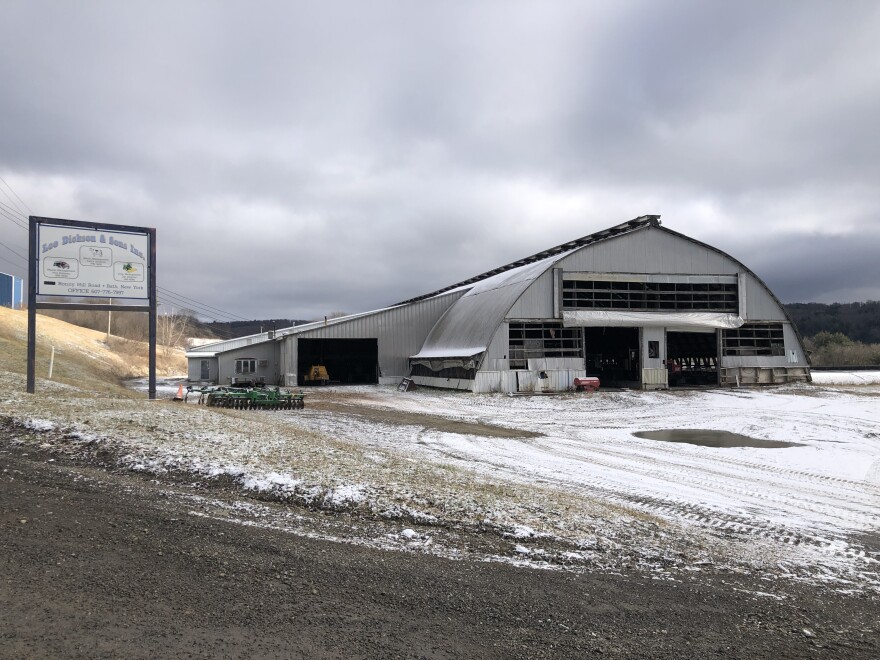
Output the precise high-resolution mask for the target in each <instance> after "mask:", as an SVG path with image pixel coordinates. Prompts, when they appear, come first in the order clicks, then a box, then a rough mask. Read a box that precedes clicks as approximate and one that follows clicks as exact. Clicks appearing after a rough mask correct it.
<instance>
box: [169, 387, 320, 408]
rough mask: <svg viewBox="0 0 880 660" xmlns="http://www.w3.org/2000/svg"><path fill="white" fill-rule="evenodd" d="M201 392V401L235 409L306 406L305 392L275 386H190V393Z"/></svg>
mask: <svg viewBox="0 0 880 660" xmlns="http://www.w3.org/2000/svg"><path fill="white" fill-rule="evenodd" d="M193 392H198V393H199V403H200V404H202V405H206V406H210V407H212V408H233V409H235V410H301V409H303V408H305V405H306V401H305V394H303V393H302V392H290V391H289V390H282V389H281V388H279V387H275V388H243V387H225V386H219V387H202V388H199V387H188V388H187V396H189V394H190V393H193Z"/></svg>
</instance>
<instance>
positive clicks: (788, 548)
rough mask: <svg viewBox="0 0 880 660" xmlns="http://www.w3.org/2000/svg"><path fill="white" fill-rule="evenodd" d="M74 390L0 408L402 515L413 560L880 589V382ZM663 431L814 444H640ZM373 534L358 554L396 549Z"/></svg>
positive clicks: (146, 453) (129, 456)
mask: <svg viewBox="0 0 880 660" xmlns="http://www.w3.org/2000/svg"><path fill="white" fill-rule="evenodd" d="M822 375H823V376H824V375H825V374H822ZM858 375H859V376H863V375H864V373H860V374H858ZM835 382H846V379H845V378H838V380H837V381H835ZM65 391H66V388H61V387H59V388H58V391H57V392H56V394H55V396H54V397H53V408H52V410H45V409H39V410H38V409H34V410H33V411H30V412H29V411H28V405H26V404H27V400H25V399H23V398H21V397H19V396H13V397H12V399H10V400H8V401H6V402H0V403H7V404H15V413H14V414H16V416H17V417H19V418H20V417H21V415H22V414H24V415H25V419H24V420H23V421H25V422H26V425H27V426H28V427H29V428H30V429H32V430H34V431H42V432H46V433H49V432H51V431H52V430H53V429H59V430H60V429H62V428H63V429H64V432H65V434H66V435H65V437H67V438H73V439H74V441H76V442H79V441H82V442H84V443H88V442H95V441H106V442H111V443H113V444H114V445H115V446H116V447H117V451H118V452H119V453H120V456H121V459H120V462H121V464H123V465H124V466H126V467H128V468H131V469H137V470H145V471H154V472H161V471H163V470H166V469H175V470H190V471H193V472H195V473H198V474H201V475H209V476H218V475H227V476H229V477H231V478H233V479H235V480H236V481H237V482H238V483H239V484H241V485H242V486H243V487H245V488H248V489H252V490H260V491H265V492H268V493H272V494H275V495H279V496H281V499H284V497H287V496H290V497H292V498H295V499H298V500H299V501H306V502H309V503H311V504H316V505H320V506H325V507H327V508H330V509H349V510H366V511H368V512H369V513H370V514H371V515H372V516H375V517H377V518H381V519H383V520H395V519H397V518H399V519H400V521H401V525H400V529H401V530H403V531H401V532H400V534H401V538H400V542H401V543H403V544H405V545H406V546H407V547H409V548H410V549H415V548H414V547H413V546H414V545H416V544H417V543H416V541H414V540H413V539H414V538H415V537H413V536H412V534H410V533H407V530H408V529H409V527H411V526H412V524H413V523H420V522H421V523H427V524H428V525H429V526H430V525H435V526H436V527H437V528H438V529H440V528H446V529H449V528H450V526H453V527H454V526H455V525H458V524H464V525H468V526H470V528H475V527H477V528H485V529H487V530H492V531H494V532H496V533H500V535H501V536H502V537H504V538H506V539H508V542H507V545H508V546H509V548H508V550H507V551H505V552H506V554H507V557H506V559H505V560H509V561H531V562H538V563H540V562H541V561H543V560H544V559H547V558H549V556H550V553H552V552H554V550H553V548H556V550H555V552H557V554H558V555H563V559H565V560H566V561H568V560H571V561H572V562H575V563H577V562H579V561H580V562H582V563H584V564H586V565H590V566H605V567H610V568H620V567H621V566H622V565H623V564H622V563H621V560H620V558H621V557H624V556H626V557H628V558H629V559H628V560H627V561H629V562H630V564H628V565H633V564H635V565H638V566H642V567H647V568H649V569H652V570H657V571H658V572H660V573H662V572H663V571H664V570H665V569H664V567H669V566H674V567H676V568H678V569H684V570H700V567H705V566H712V567H714V569H719V568H720V569H722V570H740V571H741V570H746V571H751V570H757V571H762V572H763V571H768V572H773V573H775V574H776V575H777V576H778V575H780V574H782V575H783V576H788V577H791V578H792V579H809V580H827V581H828V582H830V583H832V584H834V585H835V587H836V588H841V589H847V588H855V587H859V588H865V587H867V588H870V589H874V590H880V577H878V568H880V405H878V403H880V386H876V385H858V386H857V385H851V384H841V385H815V384H814V385H791V386H782V387H774V388H766V389H745V388H744V389H723V390H693V391H676V392H641V391H615V392H612V391H608V392H599V393H596V394H592V395H588V394H574V393H572V394H561V395H553V396H533V397H510V396H506V395H502V394H493V395H472V394H468V393H461V392H448V391H441V390H427V389H419V390H416V391H412V392H398V391H397V390H396V388H393V387H346V388H321V389H318V390H312V391H310V392H309V393H308V397H307V401H308V402H309V403H307V406H306V409H305V410H302V411H277V412H271V413H268V412H256V411H231V410H216V409H207V408H204V407H200V406H196V405H194V404H189V405H185V406H180V405H178V406H176V407H175V406H173V405H172V404H164V403H161V402H153V403H149V404H145V403H143V402H138V401H135V402H134V403H132V402H128V401H114V400H102V401H92V400H90V399H88V398H87V397H83V396H81V395H79V394H77V395H75V396H72V397H71V399H70V401H69V402H67V401H66V399H65V398H64V392H65ZM138 406H140V407H138ZM62 409H63V410H62ZM0 412H3V410H2V406H0ZM6 412H7V413H8V412H10V411H9V410H7V411H6ZM438 420H439V421H438ZM443 420H446V421H447V422H449V423H448V424H445V423H443ZM456 423H465V424H459V425H458V426H456ZM483 425H487V426H486V427H485V428H486V429H489V428H490V427H491V430H492V432H489V431H488V430H487V431H486V432H483V431H481V428H482V426H483ZM497 427H506V428H508V429H511V430H512V431H511V433H509V434H507V433H505V432H503V431H502V432H500V433H499V432H498V428H497ZM661 429H713V430H719V431H729V432H734V433H739V434H743V435H746V436H750V437H753V438H757V439H762V440H778V441H785V442H795V443H799V444H798V445H797V446H791V447H786V448H754V447H728V448H716V447H705V446H698V445H693V444H686V443H672V442H662V441H656V440H647V439H642V438H638V437H636V436H634V435H633V433H635V432H638V431H651V430H661ZM261 515H262V514H261ZM396 517H397V518H396ZM365 530H366V528H362V529H361V530H360V531H359V532H358V533H359V534H360V536H361V538H360V539H359V541H360V542H374V543H375V544H376V545H377V546H381V547H388V541H387V538H382V539H378V538H376V539H373V540H372V541H371V540H370V538H369V536H370V534H369V532H368V531H365ZM385 536H387V535H385ZM428 536H429V534H428V535H426V533H420V534H419V537H420V538H421V539H422V540H423V541H425V543H423V544H422V545H423V546H424V547H422V548H421V549H422V550H424V551H431V552H438V553H442V552H444V550H443V548H442V547H441V544H440V543H434V544H433V545H431V546H430V547H428V545H430V544H429V543H428V541H430V539H429V538H428ZM560 548H562V550H559V549H560ZM505 552H501V553H500V554H502V555H503V554H505ZM556 559H557V560H558V559H559V556H557V557H556Z"/></svg>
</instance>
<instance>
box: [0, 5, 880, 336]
mask: <svg viewBox="0 0 880 660" xmlns="http://www.w3.org/2000/svg"><path fill="white" fill-rule="evenodd" d="M0 7H2V17H0V176H2V178H3V180H5V182H6V183H7V184H9V186H10V187H11V189H12V190H14V191H15V193H17V194H18V196H19V197H20V198H21V200H22V202H23V203H24V204H26V205H27V207H26V208H24V207H22V210H23V211H24V213H25V215H27V214H29V213H31V212H33V214H34V215H42V216H49V217H58V218H68V219H75V220H89V221H95V222H108V223H120V224H130V225H141V226H149V227H156V228H157V232H158V239H157V248H158V249H157V253H158V278H159V286H160V287H163V288H164V289H166V290H170V291H172V292H176V293H178V294H182V295H184V296H187V297H189V298H192V299H195V300H197V301H200V302H202V303H204V304H207V305H210V306H213V307H216V308H219V309H221V310H225V311H228V312H231V313H232V314H234V315H237V316H241V317H245V318H268V317H283V318H303V319H309V318H317V317H320V316H322V315H324V314H327V313H330V312H334V311H347V312H357V311H364V310H368V309H373V308H377V307H381V306H384V305H387V304H390V303H394V302H397V301H399V300H402V299H405V298H409V297H413V296H416V295H419V294H422V293H427V292H429V291H432V290H434V289H437V288H440V287H443V286H446V285H449V284H452V283H454V282H457V281H459V280H462V279H465V278H467V277H470V276H473V275H475V274H478V273H481V272H483V271H485V270H488V269H491V268H493V267H495V266H498V265H501V264H504V263H507V262H509V261H512V260H515V259H518V258H520V257H523V256H526V255H530V254H533V253H535V252H538V251H540V250H543V249H544V248H547V247H550V246H553V245H556V244H559V243H562V242H565V241H568V240H571V239H573V238H577V237H580V236H584V235H586V234H590V233H592V232H594V231H598V230H601V229H604V228H606V227H609V226H612V225H615V224H618V223H620V222H623V221H625V220H629V219H632V218H634V217H637V216H640V215H644V214H660V215H661V216H662V222H663V224H664V226H666V227H669V228H670V229H673V230H676V231H679V232H682V233H684V234H687V235H689V236H691V237H693V238H696V239H698V240H701V241H704V242H707V243H709V244H710V245H713V246H715V247H718V248H720V249H722V250H724V251H726V252H728V253H730V254H731V255H732V256H734V257H736V258H738V259H739V260H740V261H742V262H744V263H745V264H746V265H747V266H749V267H750V268H752V270H754V271H755V272H757V274H758V275H759V276H761V277H762V278H763V279H764V280H765V281H766V282H767V283H768V284H769V285H770V287H771V288H772V289H773V290H774V291H775V292H776V293H777V295H778V296H779V297H780V298H781V299H782V300H783V301H784V302H806V301H820V302H833V301H839V302H848V301H856V300H868V299H874V300H877V299H880V185H878V182H880V45H878V41H877V37H878V35H880V3H878V2H876V1H874V0H871V1H869V2H855V1H852V0H848V1H847V2H845V3H835V2H815V3H813V2H805V1H803V0H797V1H795V0H789V1H776V2H767V1H766V0H762V1H761V2H747V1H743V0H736V1H730V2H720V1H719V2H704V1H696V2H685V1H677V0H672V1H667V2H662V1H658V0H646V1H644V2H638V1H633V2H628V1H615V2H604V1H603V2H586V1H574V2H562V1H557V2H550V3H545V2H515V1H513V2H511V1H510V0H505V1H499V2H449V1H443V2H440V1H438V2H406V1H401V2H339V3H334V2H327V1H323V0H322V2H310V3H306V2H302V3H297V2H291V1H283V2H259V1H258V2H254V1H247V2H232V1H228V0H226V1H223V2H188V1H180V0H175V1H174V2H157V1H155V0H150V1H149V2H147V1H143V2H116V1H115V0H114V1H111V2H100V1H96V0H89V1H88V2H69V1H66V0H65V1H59V2H40V1H34V0H25V1H18V0H0ZM5 194H9V188H7V187H6V186H3V185H2V184H0V203H3V204H5V205H6V207H12V208H15V204H16V203H17V204H19V205H21V203H20V202H18V201H17V200H16V199H15V198H14V197H13V196H11V195H10V196H9V197H7V196H4V195H5ZM0 209H2V210H5V211H6V213H7V214H8V213H9V210H8V208H5V207H0ZM0 241H2V243H4V244H5V245H6V246H8V247H11V248H13V249H14V250H15V251H17V252H20V253H21V254H26V249H27V233H26V232H25V231H23V230H22V229H20V228H19V227H16V226H15V225H14V224H13V223H12V221H10V220H9V219H8V218H7V217H5V216H4V215H0ZM0 259H2V260H0V270H4V271H6V272H9V271H13V272H18V273H19V274H22V272H23V268H22V266H23V264H22V263H21V260H20V259H18V258H17V257H16V256H15V255H13V254H11V253H10V252H9V251H8V250H7V249H6V248H4V247H0ZM16 267H18V269H17V270H16ZM217 318H221V316H219V315H217Z"/></svg>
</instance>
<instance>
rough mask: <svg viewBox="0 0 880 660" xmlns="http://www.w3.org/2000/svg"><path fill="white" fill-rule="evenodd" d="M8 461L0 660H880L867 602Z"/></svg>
mask: <svg viewBox="0 0 880 660" xmlns="http://www.w3.org/2000/svg"><path fill="white" fill-rule="evenodd" d="M24 451H25V450H23V449H21V448H20V447H14V446H12V445H9V444H6V443H5V442H3V440H2V439H0V504H2V506H0V566H2V567H3V570H2V573H0V574H2V577H0V657H3V658H45V657H64V658H80V657H81V658H103V657H111V658H120V657H125V658H150V657H165V658H192V657H196V658H201V657H211V658H224V657H232V658H236V657H267V658H273V657H283V658H520V657H522V658H585V657H594V656H595V657H651V658H682V657H693V658H707V657H724V658H728V657H730V658H789V657H793V658H798V657H804V658H814V657H827V658H876V657H880V641H878V640H880V623H878V621H880V603H878V600H877V597H876V596H873V597H872V596H869V595H864V594H862V595H858V594H856V595H845V594H839V593H836V592H833V591H831V590H829V589H825V588H822V587H816V586H809V585H796V584H789V585H780V584H778V583H773V585H772V586H768V583H767V582H764V581H762V580H761V579H760V578H756V577H754V576H752V577H749V576H739V575H735V574H730V573H724V574H718V573H714V574H713V573H711V572H710V573H707V572H701V573H700V574H699V575H695V576H692V577H682V579H681V580H675V581H668V580H657V579H652V576H650V575H645V574H640V573H638V572H633V573H624V574H612V573H599V572H586V571H580V572H574V571H567V570H536V569H524V568H518V567H514V566H509V565H505V564H503V563H495V562H477V561H469V560H460V561H455V560H449V559H444V558H439V557H435V556H430V555H426V554H414V553H405V552H393V551H383V550H376V549H372V548H366V547H362V546H358V545H353V544H348V543H337V542H331V541H325V540H315V539H311V538H306V537H304V536H300V535H296V534H291V533H288V532H283V531H278V530H272V529H266V528H263V527H259V526H250V525H243V524H241V523H240V522H235V521H234V520H230V521H221V520H217V519H213V518H208V517H203V516H199V515H193V512H192V510H191V506H188V504H187V501H188V500H187V496H190V497H191V491H190V490H188V489H187V486H186V484H183V483H180V484H169V483H167V482H166V483H159V482H157V481H153V480H151V479H149V478H147V477H142V476H139V475H132V474H115V473H112V472H108V471H106V470H102V469H98V468H94V467H90V466H86V465H80V464H77V463H76V462H75V461H72V460H65V459H61V458H59V459H57V460H55V459H50V458H49V457H48V455H43V454H40V453H39V452H33V451H31V452H29V453H28V454H25V453H24ZM223 496H224V495H223V493H222V492H217V493H212V497H223ZM237 497H241V494H240V493H239V494H238V495H237ZM297 514H298V515H302V516H315V517H327V516H328V515H330V514H327V513H320V512H308V511H305V510H298V511H297ZM363 524H369V521H363ZM477 541H478V539H475V542H477ZM768 592H772V593H768Z"/></svg>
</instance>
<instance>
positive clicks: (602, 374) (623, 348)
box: [584, 328, 641, 387]
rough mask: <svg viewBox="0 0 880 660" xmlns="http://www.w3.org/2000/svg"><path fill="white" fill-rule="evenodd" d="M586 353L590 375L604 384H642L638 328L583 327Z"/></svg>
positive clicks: (632, 385) (630, 385)
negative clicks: (596, 377)
mask: <svg viewBox="0 0 880 660" xmlns="http://www.w3.org/2000/svg"><path fill="white" fill-rule="evenodd" d="M584 356H585V358H584V361H585V367H586V370H587V375H588V376H598V377H599V380H600V381H601V382H602V386H603V387H606V386H607V387H638V386H639V385H640V384H641V378H640V371H639V370H640V362H641V360H640V357H641V355H640V350H639V329H638V328H584Z"/></svg>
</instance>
